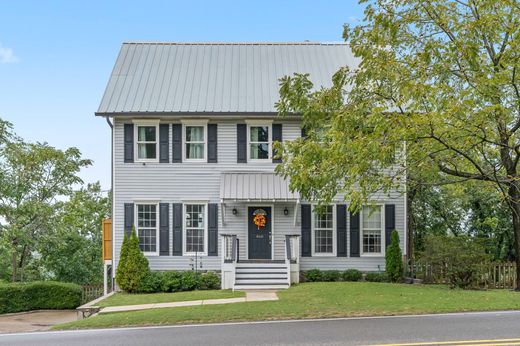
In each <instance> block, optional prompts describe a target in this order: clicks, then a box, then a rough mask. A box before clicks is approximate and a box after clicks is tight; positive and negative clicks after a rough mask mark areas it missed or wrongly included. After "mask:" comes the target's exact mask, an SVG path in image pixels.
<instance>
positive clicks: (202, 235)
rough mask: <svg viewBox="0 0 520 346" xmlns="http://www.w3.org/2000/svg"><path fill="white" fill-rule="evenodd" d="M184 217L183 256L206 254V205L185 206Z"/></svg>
mask: <svg viewBox="0 0 520 346" xmlns="http://www.w3.org/2000/svg"><path fill="white" fill-rule="evenodd" d="M184 217H185V220H186V227H185V235H184V238H185V239H184V244H185V247H184V253H185V254H188V255H189V254H195V253H198V254H205V253H206V235H207V230H206V205H205V204H185V205H184Z"/></svg>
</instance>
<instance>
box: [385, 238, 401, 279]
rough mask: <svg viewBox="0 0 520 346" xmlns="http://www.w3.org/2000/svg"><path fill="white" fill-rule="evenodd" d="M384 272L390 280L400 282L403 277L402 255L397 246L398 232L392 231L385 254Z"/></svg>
mask: <svg viewBox="0 0 520 346" xmlns="http://www.w3.org/2000/svg"><path fill="white" fill-rule="evenodd" d="M385 256H386V258H385V260H386V261H385V262H386V263H385V264H386V274H387V275H388V279H390V281H392V282H400V281H401V280H402V279H403V255H402V253H401V247H400V246H399V233H397V231H396V230H393V231H392V236H391V239H390V245H389V246H388V248H387V249H386V254H385Z"/></svg>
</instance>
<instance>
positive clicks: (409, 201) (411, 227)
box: [406, 186, 417, 277]
mask: <svg viewBox="0 0 520 346" xmlns="http://www.w3.org/2000/svg"><path fill="white" fill-rule="evenodd" d="M416 195H417V187H416V186H414V187H412V188H410V190H409V191H408V193H407V195H406V209H407V220H406V222H407V229H408V233H407V236H408V239H407V245H408V246H407V247H408V248H407V249H406V253H407V255H408V263H407V264H408V265H409V272H410V276H411V277H414V263H415V258H414V256H415V251H414V250H415V227H416V225H415V219H414V217H413V207H412V205H413V200H414V198H415V196H416Z"/></svg>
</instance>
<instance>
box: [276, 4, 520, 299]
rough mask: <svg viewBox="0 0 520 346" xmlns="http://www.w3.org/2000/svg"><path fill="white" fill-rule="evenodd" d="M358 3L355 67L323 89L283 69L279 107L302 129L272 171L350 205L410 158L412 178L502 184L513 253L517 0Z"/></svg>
mask: <svg viewBox="0 0 520 346" xmlns="http://www.w3.org/2000/svg"><path fill="white" fill-rule="evenodd" d="M361 2H362V3H365V4H366V10H365V18H364V21H363V22H362V24H360V25H357V26H356V27H349V26H345V28H344V38H345V39H346V40H347V41H348V42H349V44H350V47H351V48H352V51H353V53H354V54H355V55H356V56H357V57H359V58H360V61H361V63H360V65H359V67H358V68H357V69H355V70H349V69H348V68H343V69H341V70H340V71H338V72H337V73H336V74H335V76H334V78H333V86H332V87H330V88H327V89H320V90H315V89H313V85H312V83H311V82H310V78H309V76H307V75H304V74H297V75H294V76H288V77H286V78H284V79H283V80H282V85H281V89H280V94H281V98H280V102H279V104H278V109H279V111H280V113H281V114H282V115H283V114H287V113H299V114H302V115H303V124H304V127H305V129H306V131H307V133H308V137H307V139H305V140H303V139H301V140H297V141H294V142H291V143H287V144H286V145H285V148H284V150H283V156H284V164H283V165H281V166H279V168H278V171H279V172H280V173H281V174H284V175H286V176H290V177H291V185H292V188H295V189H298V190H300V192H301V193H302V195H303V197H304V198H308V199H314V200H321V201H329V200H331V199H332V197H333V196H334V195H336V194H337V193H338V192H344V193H346V196H347V198H348V199H350V200H351V201H352V206H353V207H354V208H355V207H358V206H359V204H360V203H362V202H363V201H366V200H367V198H368V196H370V194H372V193H375V192H378V191H383V192H385V191H389V190H390V189H394V188H398V189H401V190H404V186H405V185H406V182H405V180H406V178H407V174H406V168H407V167H409V168H410V170H409V171H408V173H409V174H408V178H409V179H413V180H414V181H424V180H426V181H428V182H429V183H432V182H435V181H442V182H443V183H446V182H447V181H448V182H451V183H456V182H462V181H467V180H472V181H475V182H477V183H479V184H481V186H485V187H486V188H489V187H492V188H495V189H496V190H498V191H499V192H500V193H501V194H502V195H503V198H504V200H505V201H506V203H507V205H508V208H509V210H510V213H511V216H512V220H513V221H512V222H513V229H514V234H515V248H516V253H517V254H518V253H520V251H519V250H520V182H519V181H518V179H519V177H518V174H519V171H518V163H519V161H520V138H519V137H520V136H519V129H520V85H519V77H518V74H519V73H520V4H519V3H518V1H517V0H371V1H361ZM403 143H406V146H403ZM396 152H397V153H399V154H400V153H406V155H399V154H398V155H396ZM396 156H397V158H396ZM405 157H406V159H405ZM412 168H413V174H411V169H412ZM422 175H424V177H423V176H422ZM418 177H419V178H418ZM516 261H517V281H518V285H517V287H519V289H520V256H516Z"/></svg>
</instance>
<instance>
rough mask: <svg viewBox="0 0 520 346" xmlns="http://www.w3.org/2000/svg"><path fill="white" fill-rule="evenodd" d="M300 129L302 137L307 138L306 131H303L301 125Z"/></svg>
mask: <svg viewBox="0 0 520 346" xmlns="http://www.w3.org/2000/svg"><path fill="white" fill-rule="evenodd" d="M301 131H302V134H301V136H302V138H307V131H305V128H304V127H303V125H302V128H301Z"/></svg>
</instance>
